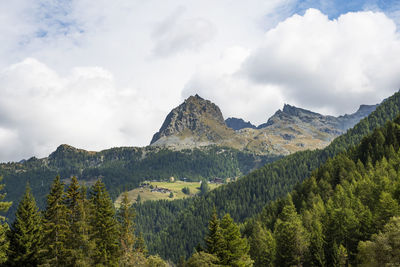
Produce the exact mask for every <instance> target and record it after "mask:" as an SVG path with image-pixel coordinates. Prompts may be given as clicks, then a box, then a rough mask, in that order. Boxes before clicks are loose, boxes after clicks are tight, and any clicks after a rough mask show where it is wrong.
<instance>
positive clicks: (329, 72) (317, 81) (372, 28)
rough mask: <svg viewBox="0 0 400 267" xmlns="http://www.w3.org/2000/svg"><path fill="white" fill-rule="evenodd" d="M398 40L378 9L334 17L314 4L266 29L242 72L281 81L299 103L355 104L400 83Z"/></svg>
mask: <svg viewBox="0 0 400 267" xmlns="http://www.w3.org/2000/svg"><path fill="white" fill-rule="evenodd" d="M399 55H400V40H399V35H398V33H397V32H396V26H395V24H394V23H393V21H392V20H390V19H389V18H387V17H386V16H385V15H384V14H383V13H373V12H357V13H347V14H345V15H342V16H340V17H339V18H338V19H337V20H329V19H328V17H327V16H325V15H324V14H322V13H321V12H320V11H318V10H315V9H309V10H308V11H307V12H306V13H305V14H304V16H299V15H294V16H292V17H290V18H288V19H287V20H285V21H283V22H281V23H280V24H279V25H278V26H277V27H276V28H274V29H272V30H270V31H268V32H267V33H266V34H265V37H264V41H263V42H262V44H261V45H260V46H259V47H258V48H257V49H255V50H254V51H253V52H252V53H251V55H250V56H249V57H248V58H247V59H246V60H245V62H244V64H243V67H242V69H241V72H242V73H244V74H245V75H247V76H248V77H249V78H250V79H251V80H252V81H254V82H256V83H257V84H264V85H270V84H274V85H276V86H279V87H280V90H281V92H282V94H283V95H284V96H285V99H287V100H290V101H293V102H295V103H297V104H298V105H300V106H303V107H308V108H314V109H320V110H322V109H323V110H330V111H331V112H333V113H335V114H341V113H344V112H350V111H352V110H354V106H355V105H356V103H377V102H379V101H381V100H382V99H383V98H384V97H387V96H389V95H390V94H391V93H393V92H394V91H396V90H398V89H399V88H400V76H399V75H398V74H399V72H398V70H399V69H400V57H399Z"/></svg>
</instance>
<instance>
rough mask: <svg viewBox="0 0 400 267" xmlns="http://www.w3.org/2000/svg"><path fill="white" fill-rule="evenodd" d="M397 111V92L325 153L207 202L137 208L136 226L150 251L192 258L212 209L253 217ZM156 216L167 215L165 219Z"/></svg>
mask: <svg viewBox="0 0 400 267" xmlns="http://www.w3.org/2000/svg"><path fill="white" fill-rule="evenodd" d="M399 111H400V93H396V94H394V95H393V96H392V97H390V98H388V99H386V100H385V101H384V102H382V104H381V105H379V106H378V107H377V108H376V110H375V111H374V112H372V113H371V114H370V115H369V116H368V117H367V118H364V119H363V120H361V121H360V122H359V123H358V124H357V125H356V126H355V127H354V128H352V129H350V130H348V131H347V132H346V134H344V135H342V136H340V137H338V138H336V139H335V140H334V141H333V142H332V143H331V144H330V145H329V146H328V147H326V148H325V149H323V150H315V151H304V152H298V153H295V154H293V155H290V156H287V157H284V158H283V159H280V160H278V161H275V162H273V163H270V164H267V165H265V166H264V167H263V168H261V169H259V170H256V171H254V172H252V173H250V174H249V175H247V176H246V177H243V178H242V179H239V181H237V182H235V183H231V184H228V185H226V186H222V187H220V188H218V189H216V190H214V191H212V192H210V193H209V194H208V195H206V196H205V197H201V198H196V199H189V200H184V201H173V202H169V203H163V202H158V203H143V204H141V205H138V206H137V207H136V208H137V214H138V215H137V217H136V220H137V226H138V228H139V230H141V231H142V232H143V233H144V236H145V238H146V240H147V241H148V245H149V249H150V251H151V252H153V253H159V254H160V255H162V256H163V257H165V258H170V259H173V260H176V261H177V260H178V259H179V257H180V256H181V255H186V256H188V255H190V254H191V253H192V248H193V247H194V246H196V245H197V244H198V243H200V244H202V243H203V237H204V235H205V233H206V230H207V221H208V218H210V216H211V212H212V207H213V206H214V205H215V207H216V209H217V211H218V212H219V213H220V214H221V215H222V214H224V213H230V214H231V216H232V217H233V218H234V219H235V221H243V220H245V219H246V218H249V217H251V216H254V215H255V214H257V213H258V212H260V211H261V209H262V208H263V207H264V206H265V205H266V204H267V203H268V202H270V201H272V200H275V199H277V198H279V197H282V196H284V195H285V194H286V193H287V192H290V191H291V190H293V188H294V186H295V185H296V184H297V183H299V182H301V181H302V180H303V179H305V178H306V177H308V176H309V175H310V174H311V172H312V170H314V169H316V168H318V167H319V166H320V165H321V164H323V163H324V162H325V161H326V160H327V159H328V158H329V157H333V156H335V155H337V154H339V153H340V152H343V151H344V150H346V149H347V148H349V147H351V146H353V145H356V144H358V143H359V142H360V140H361V139H362V137H363V136H365V135H367V134H369V133H371V132H372V131H373V130H374V129H375V128H377V127H381V126H383V125H384V124H385V123H386V121H387V120H393V119H394V118H395V116H396V115H397V114H398V113H399ZM158 214H163V216H162V219H159V217H158Z"/></svg>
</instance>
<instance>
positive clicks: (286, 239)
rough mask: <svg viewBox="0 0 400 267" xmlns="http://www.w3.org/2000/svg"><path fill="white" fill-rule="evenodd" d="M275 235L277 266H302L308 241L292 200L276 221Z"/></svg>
mask: <svg viewBox="0 0 400 267" xmlns="http://www.w3.org/2000/svg"><path fill="white" fill-rule="evenodd" d="M274 235H275V239H276V251H277V255H276V256H277V258H276V260H277V265H278V266H293V265H301V263H302V262H303V261H304V256H305V254H306V252H307V248H308V240H307V236H306V233H305V229H304V227H303V224H302V221H301V219H300V216H299V215H298V214H297V212H296V209H295V207H294V205H293V202H292V200H291V198H289V203H288V204H287V205H286V206H285V207H284V208H283V210H282V213H281V214H280V216H279V218H278V220H277V221H276V224H275V232H274Z"/></svg>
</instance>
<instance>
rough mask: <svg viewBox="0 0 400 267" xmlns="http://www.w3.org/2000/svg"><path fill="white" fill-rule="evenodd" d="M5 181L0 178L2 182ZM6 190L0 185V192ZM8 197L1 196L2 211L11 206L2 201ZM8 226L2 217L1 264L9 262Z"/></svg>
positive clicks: (0, 231) (0, 228) (0, 209)
mask: <svg viewBox="0 0 400 267" xmlns="http://www.w3.org/2000/svg"><path fill="white" fill-rule="evenodd" d="M2 179H3V177H2V176H0V181H1V180H2ZM3 189H4V184H0V191H1V190H3ZM5 197H6V194H5V193H3V194H0V211H2V212H6V211H7V210H8V209H9V208H10V206H11V204H12V203H11V202H5V201H2V200H3V199H4V198H5ZM9 229H10V228H9V227H8V224H7V223H6V218H5V217H4V216H0V264H2V263H4V262H5V261H6V260H7V250H8V247H9V244H10V243H9V240H8V238H7V232H8V231H9Z"/></svg>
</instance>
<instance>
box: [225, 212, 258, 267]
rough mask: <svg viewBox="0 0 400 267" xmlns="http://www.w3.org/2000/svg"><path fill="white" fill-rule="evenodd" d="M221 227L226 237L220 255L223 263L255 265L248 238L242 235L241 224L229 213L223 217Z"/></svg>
mask: <svg viewBox="0 0 400 267" xmlns="http://www.w3.org/2000/svg"><path fill="white" fill-rule="evenodd" d="M221 229H222V236H223V239H224V246H223V250H222V251H221V252H220V253H219V255H218V257H219V259H220V261H221V263H222V264H223V265H229V266H253V261H252V260H251V259H250V256H249V245H248V243H247V239H246V238H242V237H241V234H240V230H239V226H237V225H236V224H235V223H234V221H233V219H232V218H231V216H230V215H229V214H226V215H225V216H224V217H223V218H222V220H221Z"/></svg>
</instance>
